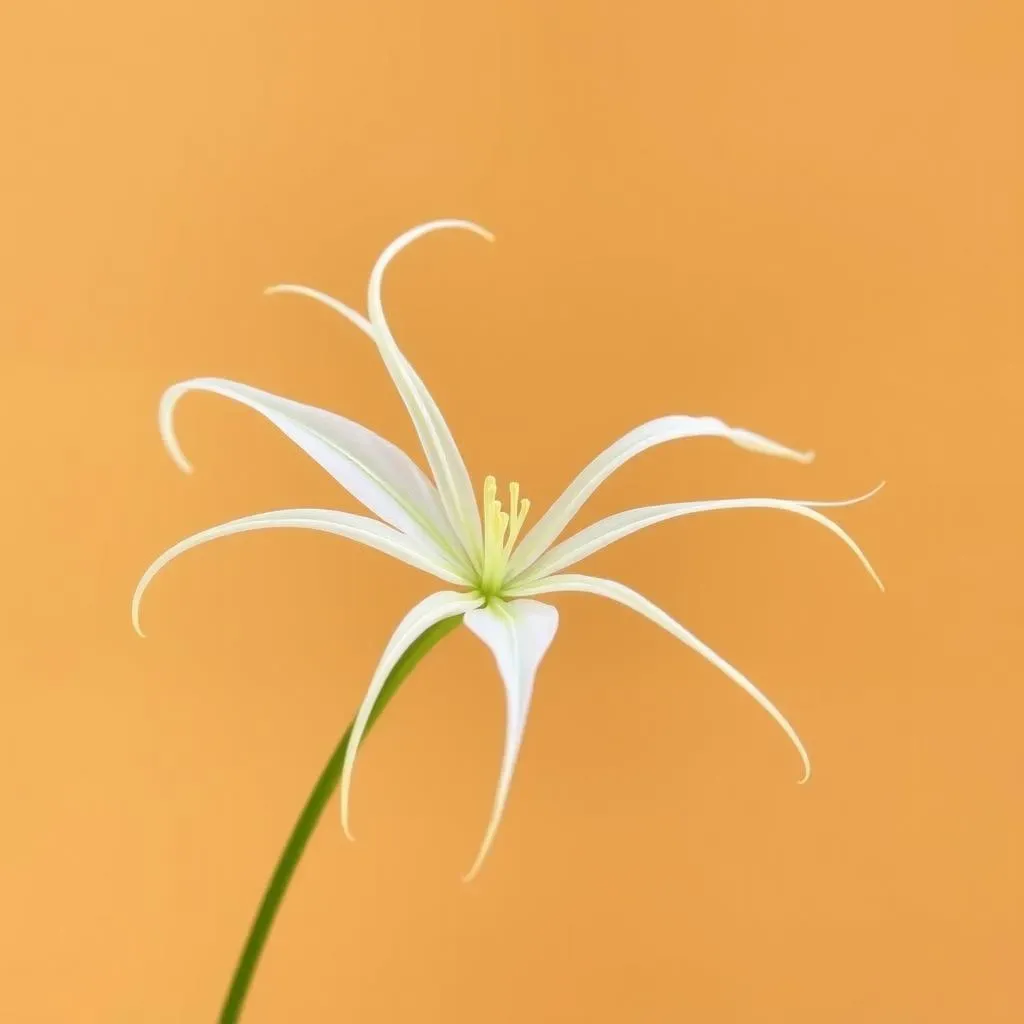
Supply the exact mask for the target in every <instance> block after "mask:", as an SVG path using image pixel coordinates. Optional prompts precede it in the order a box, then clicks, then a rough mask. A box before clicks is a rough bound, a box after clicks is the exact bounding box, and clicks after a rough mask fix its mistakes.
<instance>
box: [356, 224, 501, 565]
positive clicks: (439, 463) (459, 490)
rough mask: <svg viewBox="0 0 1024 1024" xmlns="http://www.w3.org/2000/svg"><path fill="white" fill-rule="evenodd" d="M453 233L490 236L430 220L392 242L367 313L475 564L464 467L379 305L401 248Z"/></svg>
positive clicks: (475, 533)
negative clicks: (447, 231) (433, 235)
mask: <svg viewBox="0 0 1024 1024" xmlns="http://www.w3.org/2000/svg"><path fill="white" fill-rule="evenodd" d="M448 228H456V229H461V230H464V231H471V232H473V233H474V234H476V235H479V236H480V237H481V238H485V239H486V240H487V241H493V240H494V236H493V235H492V234H491V233H490V232H489V231H487V230H486V229H485V228H482V227H480V225H479V224H474V223H473V222H472V221H468V220H451V219H448V220H435V221H430V222H429V223H427V224H421V225H420V226H419V227H415V228H413V229H412V230H410V231H406V232H405V233H404V234H402V235H400V236H399V237H398V238H396V239H395V240H394V241H393V242H392V243H391V244H390V245H389V246H388V247H387V248H386V249H385V250H384V251H383V252H382V253H381V254H380V256H379V257H378V258H377V262H376V263H375V264H374V267H373V270H372V271H371V273H370V284H369V289H368V306H367V308H368V311H369V314H370V323H371V324H373V327H374V329H375V333H376V337H377V343H378V346H379V347H380V352H381V356H382V357H383V359H384V362H385V364H386V365H387V367H388V370H389V371H390V373H391V377H392V380H394V382H395V386H396V387H397V388H398V391H399V393H400V394H401V396H402V400H403V401H404V402H405V404H406V408H407V409H408V410H409V414H410V416H411V417H412V421H413V425H414V426H415V427H416V432H417V433H418V434H419V438H420V442H421V443H422V445H423V451H424V454H425V455H426V457H427V461H428V462H429V463H430V468H431V470H432V471H433V474H434V479H435V480H436V481H437V486H438V490H439V491H440V493H441V500H442V502H443V503H444V507H445V509H446V511H447V512H448V515H449V517H450V519H451V520H452V523H453V525H455V526H456V528H457V529H458V532H459V535H460V537H462V538H463V542H464V544H465V545H466V546H467V548H468V550H469V553H470V555H471V557H472V558H473V559H474V560H475V561H476V563H477V564H479V561H480V557H481V552H482V534H481V526H480V511H479V507H478V506H477V501H476V492H475V491H474V489H473V482H472V480H471V479H470V476H469V472H468V471H467V469H466V464H465V462H464V461H463V458H462V455H461V453H460V452H459V449H458V446H457V445H456V443H455V439H454V437H453V436H452V432H451V430H450V429H449V428H448V424H447V423H445V421H444V417H443V416H442V415H441V411H440V409H439V408H438V407H437V403H436V402H435V401H434V400H433V398H431V396H430V392H429V391H427V388H426V385H425V384H424V383H423V381H422V380H421V379H420V378H419V377H417V376H416V373H415V371H413V370H412V367H411V366H410V365H409V363H408V361H407V360H406V359H405V358H404V357H403V356H402V353H401V351H400V350H399V348H398V344H397V343H396V341H395V339H394V337H393V336H392V334H391V330H390V328H389V327H388V323H387V320H386V319H385V317H384V307H383V304H382V301H381V283H382V281H383V278H384V271H385V270H386V269H387V266H388V264H389V263H390V262H391V261H392V260H393V259H394V258H395V256H397V255H398V253H400V252H401V251H402V250H403V249H404V248H405V247H406V246H408V245H409V244H410V243H412V242H414V241H416V239H418V238H422V237H423V236H424V235H426V234H429V233H430V232H432V231H440V230H443V229H448Z"/></svg>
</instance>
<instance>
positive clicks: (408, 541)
mask: <svg viewBox="0 0 1024 1024" xmlns="http://www.w3.org/2000/svg"><path fill="white" fill-rule="evenodd" d="M283 528H291V529H300V530H319V531H320V532H322V533H333V534H335V535H336V536H338V537H346V538H347V539H349V540H354V541H358V542H359V543H360V544H365V545H366V546H367V547H371V548H374V549H376V550H377V551H383V552H384V554H386V555H391V557H392V558H397V559H398V560H399V561H400V562H405V563H406V565H411V566H412V567H413V568H414V569H420V570H422V571H423V572H427V573H430V575H431V576H436V577H437V578H438V579H442V580H444V581H445V582H446V583H462V582H463V581H462V579H461V578H460V577H459V576H458V575H457V574H456V573H454V572H452V570H451V569H450V568H449V567H448V566H447V565H446V564H445V563H444V562H442V561H441V560H440V559H439V558H438V557H437V556H436V555H435V554H434V553H433V551H432V550H430V549H427V548H424V547H423V546H422V545H421V544H419V543H417V542H416V541H415V540H413V539H412V538H411V537H406V536H405V534H403V533H399V532H398V530H395V529H392V527H390V526H386V525H385V524H384V523H378V522H377V520H376V519H370V518H368V517H367V516H355V515H352V514H350V513H348V512H336V511H334V510H333V509H322V508H286V509H281V510H279V511H276V512H260V513H257V514H256V515H252V516H243V517H242V518H241V519H232V520H231V521H230V522H227V523H220V524H219V525H218V526H211V527H210V528H209V529H207V530H200V531H199V533H194V534H192V536H191V537H186V538H185V539H184V540H180V541H178V543H177V544H175V545H174V546H173V547H170V548H168V549H167V550H166V551H165V552H164V553H163V554H162V555H160V557H159V558H157V559H155V560H154V562H153V563H152V565H150V567H149V568H148V569H147V570H146V571H145V572H144V573H143V574H142V578H141V579H140V580H139V582H138V584H137V586H136V587H135V594H134V596H133V597H132V625H134V627H135V631H136V632H137V633H138V634H139V635H140V636H142V635H143V633H142V627H141V626H140V625H139V607H140V605H141V604H142V595H143V594H144V593H145V592H146V590H147V588H148V587H149V585H150V583H152V582H153V577H155V576H156V574H157V573H158V572H159V571H160V570H161V569H162V568H163V567H164V566H165V565H167V563H168V562H171V561H173V560H174V559H175V558H177V557H178V555H181V554H184V552H186V551H189V550H191V549H192V548H194V547H198V546H199V545H200V544H205V543H206V542H207V541H210V540H217V538H219V537H230V536H231V535H232V534H235V533H250V532H252V531H253V530H270V529H283Z"/></svg>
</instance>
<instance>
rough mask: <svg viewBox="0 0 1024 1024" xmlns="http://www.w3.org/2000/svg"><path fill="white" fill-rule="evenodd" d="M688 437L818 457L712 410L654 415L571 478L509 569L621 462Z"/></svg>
mask: <svg viewBox="0 0 1024 1024" xmlns="http://www.w3.org/2000/svg"><path fill="white" fill-rule="evenodd" d="M684 437H724V438H727V439H728V440H730V441H732V442H733V444H736V445H739V447H741V448H746V449H748V450H749V451H754V452H760V453H762V454H764V455H775V456H778V457H781V458H785V459H795V460H796V461H797V462H810V461H811V460H812V459H813V458H814V455H813V453H811V452H798V451H794V450H793V449H792V448H787V447H785V446H784V445H781V444H778V443H777V442H776V441H771V440H769V439H768V438H766V437H761V436H760V435H759V434H754V433H751V432H750V431H749V430H741V429H739V428H737V427H730V426H729V425H728V424H726V423H723V422H722V421H721V420H718V419H715V418H714V417H712V416H663V417H661V419H657V420H651V421H650V422H649V423H644V424H641V425H640V426H639V427H636V428H635V429H634V430H631V431H630V432H629V433H628V434H626V435H624V436H623V437H621V438H619V440H618V441H616V442H615V444H613V445H611V447H609V448H606V449H605V450H604V451H603V452H601V454H600V455H598V456H597V458H596V459H594V460H593V461H591V462H590V463H589V465H587V467H586V468H585V469H584V470H583V471H582V472H581V473H580V474H579V475H578V476H577V477H576V479H575V480H573V482H572V483H571V484H569V486H568V487H567V488H566V489H565V491H564V492H563V494H562V496H561V497H560V498H559V499H558V501H556V502H555V503H554V505H552V506H551V508H549V509H548V511H547V512H545V513H544V515H543V516H541V518H540V519H539V520H538V521H537V523H536V525H535V526H534V527H533V529H532V530H530V532H529V533H528V534H527V535H526V536H525V537H524V538H523V539H522V541H521V542H520V544H519V546H518V547H517V548H516V550H515V551H514V552H513V553H512V557H511V559H509V565H508V571H509V573H510V574H512V575H518V574H519V573H521V572H523V571H524V570H525V569H527V568H528V567H529V566H530V565H531V564H532V563H533V562H534V561H536V560H537V559H538V558H539V557H540V556H541V555H542V554H543V553H544V552H545V551H546V550H547V549H548V547H550V546H551V544H553V543H554V542H555V540H557V538H558V536H559V534H560V533H561V532H562V531H563V530H564V529H565V528H566V526H568V525H569V521H570V520H571V519H572V518H573V516H575V515H576V513H577V512H578V511H579V510H580V508H581V507H582V506H583V503H584V502H585V501H586V500H587V499H588V498H589V497H590V496H591V495H592V494H593V493H594V491H596V490H597V488H598V487H600V486H601V484H602V483H604V481H605V480H607V479H608V477H610V476H611V475H612V473H614V472H615V471H616V470H617V469H618V468H619V467H620V466H622V465H623V464H624V463H626V462H628V461H629V460H630V459H632V458H635V457H636V456H637V455H639V454H640V453H641V452H644V451H646V450H647V449H648V448H652V447H654V446H655V445H658V444H664V443H665V442H666V441H675V440H678V439H679V438H684Z"/></svg>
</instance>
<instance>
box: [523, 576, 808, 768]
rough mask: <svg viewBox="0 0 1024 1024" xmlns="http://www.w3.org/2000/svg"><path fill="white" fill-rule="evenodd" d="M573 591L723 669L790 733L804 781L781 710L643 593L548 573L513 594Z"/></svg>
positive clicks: (796, 740)
mask: <svg viewBox="0 0 1024 1024" xmlns="http://www.w3.org/2000/svg"><path fill="white" fill-rule="evenodd" d="M569 592H576V593H582V594H596V595H597V596H598V597H607V598H608V599H609V600H612V601H616V602H618V603H619V604H623V605H625V606H626V607H627V608H632V609H633V611H635V612H639V613H640V614H641V615H643V616H644V617H645V618H648V619H650V620H651V622H653V623H655V625H658V626H661V628H662V629H664V630H665V631H666V632H668V633H671V634H672V635H673V636H674V637H675V638H676V639H677V640H681V641H682V642H683V643H684V644H686V645H687V647H690V648H692V649H693V650H695V651H696V652H697V653H698V654H700V655H702V656H703V657H705V658H707V660H708V661H710V662H711V664H712V665H714V666H715V667H716V668H717V669H719V670H720V671H721V672H723V673H725V675H727V676H728V677H729V678H730V679H731V680H732V681H733V682H734V683H735V684H736V685H737V686H739V687H740V689H742V690H743V691H744V692H746V693H748V694H749V695H750V696H751V697H753V698H754V700H756V701H757V703H758V704H760V705H761V707H762V708H764V709H765V711H767V712H768V714H769V715H771V716H772V718H774V719H775V721H776V723H778V725H779V726H780V727H781V729H782V731H783V732H784V733H785V734H786V735H787V736H788V737H789V739H790V741H791V742H792V744H793V746H795V747H796V749H797V753H798V754H799V755H800V760H801V761H802V762H803V766H804V775H803V778H802V779H800V782H806V781H807V780H808V779H809V778H810V775H811V762H810V758H809V757H808V756H807V750H806V749H805V747H804V745H803V743H802V742H801V740H800V737H799V736H798V735H797V733H796V730H795V729H794V728H793V726H792V725H790V724H789V722H788V721H787V719H786V717H785V716H784V715H783V714H782V712H781V711H779V709H778V708H777V707H776V706H775V705H774V704H773V703H772V702H771V701H770V700H769V699H768V698H767V697H766V696H765V695H764V694H763V693H762V692H761V691H760V690H759V689H758V688H757V687H756V686H755V685H754V684H753V683H752V682H751V681H750V680H749V679H747V677H746V676H745V675H743V673H742V672H740V671H739V669H737V668H734V667H733V666H732V665H730V664H729V662H727V661H726V660H725V659H724V658H723V657H721V655H719V654H716V653H715V652H714V651H713V650H712V649H711V648H710V647H708V645H707V644H705V643H704V642H703V641H701V640H698V639H697V637H695V636H694V635H693V634H692V633H691V632H690V631H689V630H688V629H686V627H685V626H682V625H680V623H678V622H676V620H675V619H673V618H672V616H671V615H669V614H668V613H667V612H665V611H662V609H661V608H659V607H658V606H657V605H656V604H654V602H653V601H650V600H648V599H647V598H646V597H644V596H643V594H638V593H637V592H636V591H635V590H631V589H630V588H629V587H627V586H624V585H623V584H622V583H617V582H616V581H615V580H605V579H598V578H597V577H594V576H579V575H575V574H573V573H566V574H565V575H563V576H549V577H548V578H547V579H544V580H541V581H540V582H538V583H534V584H531V585H529V586H525V587H522V588H517V589H516V590H515V591H514V595H515V596H516V597H527V596H540V595H542V594H557V593H569Z"/></svg>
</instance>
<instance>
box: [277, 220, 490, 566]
mask: <svg viewBox="0 0 1024 1024" xmlns="http://www.w3.org/2000/svg"><path fill="white" fill-rule="evenodd" d="M481 230H482V229H481ZM264 294H266V295H283V294H291V295H302V296H304V297H306V298H308V299H313V300H314V301H315V302H320V303H322V304H323V305H325V306H327V307H328V308H330V309H333V310H334V311H335V312H336V313H339V314H340V315H341V316H343V317H344V318H345V319H346V320H348V321H349V323H351V324H354V325H355V326H356V327H358V328H359V329H360V330H361V331H362V332H363V333H364V334H365V335H367V337H369V339H370V340H371V341H372V342H373V343H374V345H376V346H377V348H378V351H380V353H381V356H382V358H384V364H385V366H386V367H387V369H388V373H389V374H390V376H391V380H392V382H393V383H394V384H395V387H396V389H397V390H398V392H399V395H400V396H401V397H402V401H403V403H404V404H405V407H406V409H407V410H408V412H409V415H410V416H411V417H412V420H413V426H415V427H416V428H417V435H418V436H419V437H420V442H421V444H422V445H423V450H424V454H425V455H426V456H427V461H428V463H429V464H430V465H431V471H432V472H433V471H434V466H433V463H431V462H430V450H429V449H428V444H427V442H426V441H424V440H423V436H422V434H421V433H420V430H419V426H417V419H416V416H417V413H416V409H415V407H414V406H413V405H410V403H409V401H408V400H407V398H406V392H405V391H404V390H403V388H405V387H406V386H407V385H411V391H412V392H415V393H416V395H418V396H419V408H421V409H422V410H424V411H425V414H426V417H427V420H428V421H429V423H431V424H432V425H433V432H434V436H436V437H438V438H440V439H441V440H442V442H443V441H444V440H445V439H447V441H448V442H449V443H450V449H449V450H450V454H451V458H450V462H451V464H452V465H453V466H454V467H455V474H456V478H457V479H464V481H465V487H464V490H465V491H466V493H468V494H469V496H470V499H471V505H470V507H471V509H472V513H471V515H470V522H471V528H470V530H469V533H468V535H467V536H466V537H465V538H464V537H463V536H462V534H463V529H462V527H461V526H460V525H459V524H460V523H461V521H462V519H463V517H462V516H461V515H460V516H458V521H457V522H456V523H455V524H454V525H453V527H452V529H453V530H454V532H455V535H456V536H457V537H458V538H459V544H460V547H461V549H462V551H464V552H465V554H466V557H467V558H470V559H472V557H473V556H472V554H471V553H472V552H473V551H474V549H475V546H476V543H477V541H475V540H474V539H473V538H474V537H475V536H477V535H478V533H479V522H478V520H479V512H478V510H477V507H476V499H475V497H473V494H472V491H473V488H472V481H471V480H470V477H469V472H468V470H467V469H466V465H465V462H464V461H463V459H462V454H461V453H460V452H459V450H458V447H457V445H456V444H455V439H454V437H453V436H452V433H451V430H450V429H449V427H448V424H447V423H446V422H445V420H444V417H443V416H442V415H441V410H440V408H438V405H437V403H436V402H435V401H434V398H433V396H432V395H431V394H430V392H429V391H428V390H427V386H426V384H424V383H423V380H422V379H421V378H420V376H419V374H418V373H417V372H416V370H415V368H414V367H413V365H412V363H410V362H409V360H408V359H407V358H406V357H405V354H404V353H403V352H402V351H401V350H400V349H399V348H398V346H397V344H396V343H395V341H394V338H392V337H391V336H390V334H389V335H388V336H387V337H388V338H389V339H390V344H391V348H390V350H389V351H390V354H391V356H392V357H393V358H394V360H395V363H392V362H391V361H389V359H388V358H386V357H385V356H384V350H383V348H382V342H381V340H380V337H379V336H378V334H377V332H376V330H375V329H374V326H373V324H372V323H370V321H369V320H367V319H366V317H365V316H363V315H362V313H359V312H357V311H356V310H354V309H353V308H352V307H351V306H347V305H346V304H345V303H344V302H341V301H340V300H338V299H336V298H334V296H332V295H328V294H327V293H326V292H322V291H319V290H318V289H316V288H310V287H308V286H307V285H304V284H277V285H274V286H273V287H271V288H267V289H266V290H265V292H264ZM399 364H400V366H401V367H404V371H405V373H404V376H403V375H402V374H400V373H399V370H398V368H397V367H398V366H399ZM436 475H437V474H436V472H435V477H436ZM442 507H443V505H442ZM446 515H447V512H446Z"/></svg>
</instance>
